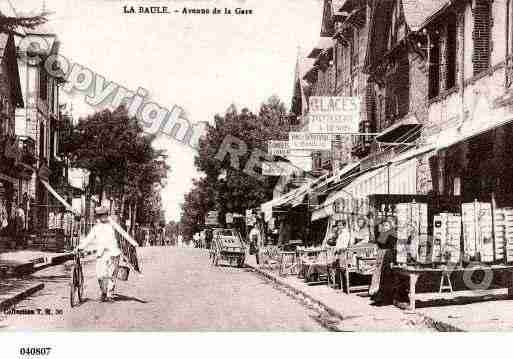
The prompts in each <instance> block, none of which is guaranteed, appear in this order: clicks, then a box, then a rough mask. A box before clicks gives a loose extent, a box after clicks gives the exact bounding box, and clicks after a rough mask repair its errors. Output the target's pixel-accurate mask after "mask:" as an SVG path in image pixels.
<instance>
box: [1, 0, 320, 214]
mask: <svg viewBox="0 0 513 359" xmlns="http://www.w3.org/2000/svg"><path fill="white" fill-rule="evenodd" d="M0 1H2V2H4V3H7V4H8V3H9V2H10V3H11V4H12V5H13V6H14V8H15V9H16V10H17V11H18V12H24V11H30V10H40V9H42V7H43V4H44V6H45V7H46V9H47V10H50V11H52V15H51V16H50V22H49V25H50V26H51V27H52V29H53V30H54V31H55V33H57V34H58V36H59V39H60V41H61V43H62V44H61V50H60V51H61V53H62V54H63V55H64V56H66V58H68V59H69V60H71V61H73V62H75V63H79V64H81V65H83V66H87V67H88V68H90V69H91V70H93V71H94V72H96V73H98V74H101V75H103V76H104V77H105V78H106V80H109V81H114V82H116V83H118V84H119V85H123V86H125V87H126V88H128V89H130V90H133V91H136V90H137V89H138V88H139V87H142V88H144V89H147V90H148V91H149V96H148V97H149V98H151V100H152V101H155V102H157V103H159V104H160V105H162V106H164V107H167V108H168V109H171V108H172V107H173V106H174V105H177V106H180V107H182V108H184V109H185V111H186V112H187V114H188V118H189V120H190V121H192V122H197V121H209V122H212V121H213V118H214V115H215V114H216V113H224V112H225V110H226V109H227V107H228V106H229V105H230V104H231V103H235V104H236V105H237V106H238V107H239V108H242V107H248V108H249V109H251V110H253V111H256V110H257V109H258V107H259V105H260V104H261V103H262V102H263V101H265V100H266V99H267V98H268V97H269V96H271V95H273V94H276V95H278V96H279V97H280V98H281V99H282V100H283V101H284V102H285V104H286V105H287V106H288V107H289V106H290V105H289V104H290V98H291V95H292V89H293V79H294V68H295V63H296V57H297V52H298V47H300V48H301V51H303V52H304V51H307V50H309V49H311V48H312V47H313V46H314V45H315V44H316V43H317V41H318V38H319V31H320V25H321V15H322V1H321V0H281V1H277V0H210V1H198V0H168V1H156V0H146V1H133V2H132V1H128V0H127V1H120V0H0ZM125 5H126V6H130V5H133V6H134V7H136V8H137V7H138V6H140V5H147V6H168V8H169V9H170V10H171V12H172V13H171V14H167V15H159V14H152V15H149V14H124V13H123V6H125ZM184 7H187V8H208V9H212V8H213V7H217V8H221V9H224V8H225V7H227V8H236V7H240V8H245V9H251V10H252V11H253V15H231V16H228V15H183V14H182V13H181V11H182V10H183V8H184ZM175 9H178V10H180V12H179V13H174V12H173V10H175ZM61 102H68V103H73V113H74V115H75V117H80V116H85V115H88V114H91V113H93V112H94V111H96V110H98V109H97V108H93V107H90V106H88V105H87V104H85V102H84V101H83V96H82V95H77V96H74V97H66V96H63V99H62V101H61ZM155 147H158V148H164V149H166V150H167V154H168V156H169V158H168V164H169V165H170V167H171V172H170V173H169V174H168V179H167V186H166V187H165V188H164V189H163V192H162V197H163V203H164V209H165V211H166V219H167V220H178V219H179V217H180V204H181V203H182V202H183V196H184V194H185V193H187V192H188V191H189V190H190V188H191V186H192V179H193V178H194V177H199V176H200V175H201V174H200V173H198V172H197V171H196V170H195V168H194V164H193V158H194V151H193V150H192V149H190V148H188V147H184V146H183V145H182V144H179V143H177V142H175V141H174V140H171V139H169V138H167V137H165V136H163V137H161V138H159V139H158V140H157V141H156V143H155Z"/></svg>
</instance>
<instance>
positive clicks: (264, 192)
mask: <svg viewBox="0 0 513 359" xmlns="http://www.w3.org/2000/svg"><path fill="white" fill-rule="evenodd" d="M289 129H290V125H289V120H288V116H287V112H286V109H285V105H284V104H283V102H282V101H281V100H280V99H279V98H278V97H276V96H272V97H270V98H269V99H268V100H267V101H266V102H264V103H263V104H262V105H261V106H260V109H259V112H258V114H253V113H252V112H251V111H249V110H248V109H242V110H241V111H240V112H239V111H238V110H237V108H236V107H235V106H234V105H231V106H230V107H229V108H228V110H227V111H226V113H225V114H224V116H221V115H216V116H215V118H214V124H213V125H209V126H207V131H206V134H205V136H204V137H203V138H202V139H200V142H199V150H198V155H197V156H196V157H195V165H196V168H197V169H198V170H199V171H201V172H203V173H204V174H205V175H206V177H205V179H204V180H202V181H201V182H200V183H199V184H198V183H195V184H194V186H193V189H192V190H191V192H189V193H188V194H187V195H186V196H185V203H184V204H183V207H182V218H181V220H182V222H181V223H182V229H183V231H184V235H188V236H191V237H192V234H194V233H195V232H197V231H199V230H201V229H202V228H203V222H204V216H205V214H206V213H207V212H208V211H209V210H218V211H219V214H220V216H219V217H220V219H221V220H222V219H223V218H224V215H225V214H226V213H228V212H234V213H244V211H245V209H247V208H254V207H257V206H259V205H260V204H261V203H263V202H266V201H268V200H270V199H271V198H272V191H273V187H274V185H275V183H276V178H273V177H268V178H266V179H265V180H264V181H260V180H259V179H258V178H255V177H253V176H251V175H248V174H246V173H244V171H243V170H244V166H245V164H246V162H247V161H248V159H249V158H250V156H251V152H252V151H253V150H255V149H259V150H261V151H264V152H266V151H267V141H268V140H286V139H287V138H288V132H289ZM227 135H231V136H234V137H236V138H238V139H240V140H242V141H243V142H244V143H245V144H246V146H247V149H248V151H247V153H246V154H245V155H244V156H241V157H240V168H237V169H236V168H232V167H231V166H230V159H229V157H228V156H227V157H226V158H225V159H224V161H223V162H220V161H218V160H217V159H216V158H215V157H216V154H217V152H218V151H219V149H220V147H221V144H222V142H223V140H224V138H225V137H226V136H227ZM220 175H222V176H220Z"/></svg>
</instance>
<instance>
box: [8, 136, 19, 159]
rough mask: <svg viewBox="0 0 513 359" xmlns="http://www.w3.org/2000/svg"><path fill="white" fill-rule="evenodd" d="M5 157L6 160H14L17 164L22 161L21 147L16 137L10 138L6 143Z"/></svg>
mask: <svg viewBox="0 0 513 359" xmlns="http://www.w3.org/2000/svg"><path fill="white" fill-rule="evenodd" d="M4 156H5V158H12V159H13V160H14V163H15V164H16V163H18V162H19V161H20V158H21V152H20V145H19V143H18V139H17V138H16V137H13V138H8V139H7V141H5V151H4Z"/></svg>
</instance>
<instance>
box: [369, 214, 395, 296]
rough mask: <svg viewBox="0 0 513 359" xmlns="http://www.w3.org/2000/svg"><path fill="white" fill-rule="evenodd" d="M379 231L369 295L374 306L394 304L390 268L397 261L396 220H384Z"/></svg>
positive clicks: (392, 276) (390, 218)
mask: <svg viewBox="0 0 513 359" xmlns="http://www.w3.org/2000/svg"><path fill="white" fill-rule="evenodd" d="M378 231H379V234H378V235H377V236H376V242H377V245H378V248H379V249H378V256H377V259H376V269H375V270H374V273H373V275H372V280H371V286H370V288H369V294H370V296H371V299H372V300H373V301H374V304H376V305H387V304H391V303H392V302H393V296H394V274H393V272H392V268H391V267H390V266H391V264H392V263H394V260H395V246H396V242H397V235H396V232H395V231H396V225H395V218H393V217H389V218H387V219H386V220H384V221H383V222H382V223H381V224H380V225H379V230H378Z"/></svg>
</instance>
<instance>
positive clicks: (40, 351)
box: [20, 347, 52, 356]
mask: <svg viewBox="0 0 513 359" xmlns="http://www.w3.org/2000/svg"><path fill="white" fill-rule="evenodd" d="M51 350H52V348H50V347H47V348H44V347H25V348H20V355H24V356H43V355H50V352H51Z"/></svg>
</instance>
